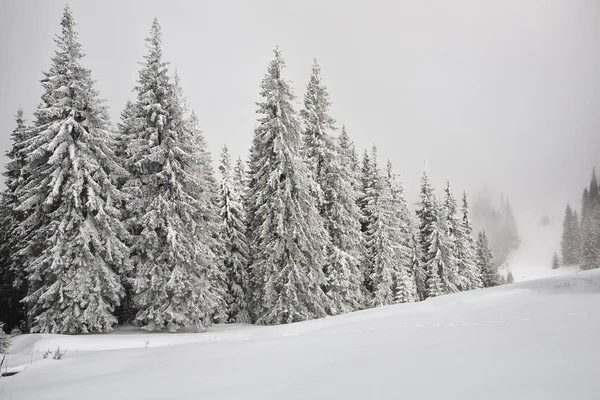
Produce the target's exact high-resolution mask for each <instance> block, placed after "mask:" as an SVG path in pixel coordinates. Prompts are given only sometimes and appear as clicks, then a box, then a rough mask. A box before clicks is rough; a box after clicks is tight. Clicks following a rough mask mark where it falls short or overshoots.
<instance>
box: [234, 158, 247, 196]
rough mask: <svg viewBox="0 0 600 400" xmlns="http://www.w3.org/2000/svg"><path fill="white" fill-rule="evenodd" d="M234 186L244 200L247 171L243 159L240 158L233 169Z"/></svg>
mask: <svg viewBox="0 0 600 400" xmlns="http://www.w3.org/2000/svg"><path fill="white" fill-rule="evenodd" d="M233 185H234V186H235V187H236V188H237V190H238V194H239V196H240V199H242V198H243V194H244V190H245V188H246V169H245V168H244V162H243V161H242V159H241V157H238V159H237V160H236V162H235V167H233Z"/></svg>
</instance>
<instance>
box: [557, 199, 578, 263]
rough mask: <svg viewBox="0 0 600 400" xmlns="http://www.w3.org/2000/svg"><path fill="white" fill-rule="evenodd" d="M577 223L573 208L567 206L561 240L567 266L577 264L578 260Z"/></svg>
mask: <svg viewBox="0 0 600 400" xmlns="http://www.w3.org/2000/svg"><path fill="white" fill-rule="evenodd" d="M576 229H577V222H576V220H575V215H574V214H573V210H572V209H571V206H570V205H569V204H567V209H566V211H565V218H564V220H563V233H562V240H561V243H560V244H561V253H562V260H563V263H564V264H565V265H571V264H576V263H577V262H578V260H577V237H576V236H577V232H576Z"/></svg>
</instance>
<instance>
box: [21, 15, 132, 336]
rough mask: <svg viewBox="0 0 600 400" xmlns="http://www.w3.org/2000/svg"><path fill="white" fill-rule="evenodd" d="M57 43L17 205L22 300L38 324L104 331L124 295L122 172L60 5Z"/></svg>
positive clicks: (48, 328)
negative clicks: (23, 235) (25, 289)
mask: <svg viewBox="0 0 600 400" xmlns="http://www.w3.org/2000/svg"><path fill="white" fill-rule="evenodd" d="M61 26H62V32H61V34H60V35H58V36H57V38H56V44H57V46H58V49H57V51H56V53H55V56H54V58H53V59H52V65H51V67H50V70H49V72H46V73H45V74H44V75H45V77H44V79H43V80H42V85H43V88H44V93H43V95H42V103H41V104H40V106H39V107H38V108H37V110H36V112H35V116H36V121H35V123H34V126H33V127H32V128H31V129H29V130H28V131H27V132H25V133H24V135H25V136H27V137H30V138H31V139H30V140H29V141H28V142H27V146H26V147H25V148H24V149H23V151H24V153H25V154H28V158H27V163H26V167H25V169H26V174H27V176H28V179H27V182H25V184H24V186H23V189H22V191H21V193H20V194H21V196H20V197H19V202H20V206H19V207H18V209H19V210H20V211H22V212H24V213H26V214H27V215H28V217H27V219H26V220H25V221H24V222H23V223H22V224H21V227H22V229H23V231H24V232H28V233H29V234H30V238H28V239H29V245H28V246H27V247H26V248H25V249H23V250H22V252H21V254H23V255H25V257H26V260H25V265H26V271H27V275H28V280H29V282H28V283H29V294H28V296H27V297H26V301H27V302H28V304H29V305H30V306H31V309H30V312H29V315H30V317H31V318H33V321H32V322H33V326H32V330H33V331H36V332H51V333H59V332H68V333H76V332H89V331H108V330H111V327H112V325H113V324H114V323H115V322H116V318H115V317H114V315H113V312H114V309H115V306H117V305H118V304H119V301H120V299H121V297H122V296H123V287H122V286H121V284H120V282H119V274H121V273H122V272H123V269H124V268H125V267H126V265H127V257H128V249H127V247H126V245H125V244H124V243H123V240H124V239H125V238H126V236H127V235H126V231H125V229H124V228H123V226H122V224H121V222H120V218H121V214H120V210H119V205H120V202H121V200H122V197H123V196H122V193H121V192H120V191H119V190H118V189H117V188H116V186H115V180H116V179H117V178H118V177H119V176H123V175H125V171H124V170H123V169H122V168H121V167H120V166H119V165H118V163H117V162H116V157H115V155H114V154H113V152H112V150H111V148H112V147H113V144H114V143H113V140H112V136H111V134H110V133H109V124H108V116H107V112H106V110H105V108H104V106H103V105H102V102H101V101H100V100H99V98H98V93H97V91H96V90H95V89H94V87H93V83H94V81H93V80H92V78H91V73H90V70H88V69H86V68H84V67H83V66H82V65H81V59H82V58H83V53H82V51H81V45H80V44H79V42H78V40H77V33H76V32H75V30H74V27H75V22H74V19H73V15H72V13H71V11H70V9H69V7H68V6H67V7H66V8H65V11H64V14H63V17H62V21H61Z"/></svg>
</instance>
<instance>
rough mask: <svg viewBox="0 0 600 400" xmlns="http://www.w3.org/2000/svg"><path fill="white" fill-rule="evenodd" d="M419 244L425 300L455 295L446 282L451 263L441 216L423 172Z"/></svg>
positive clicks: (419, 210)
mask: <svg viewBox="0 0 600 400" xmlns="http://www.w3.org/2000/svg"><path fill="white" fill-rule="evenodd" d="M418 206H419V208H418V209H417V215H418V217H419V244H420V250H421V257H422V259H421V263H422V265H423V269H424V271H425V296H426V297H436V296H440V295H443V294H446V293H449V292H455V291H456V290H457V288H456V287H453V286H450V285H451V280H450V279H448V272H449V271H448V269H449V261H450V260H451V259H452V254H451V247H450V243H449V242H448V237H447V232H446V226H445V223H444V215H443V212H442V209H441V207H440V206H439V205H438V202H437V199H436V197H435V194H434V192H433V188H432V187H431V183H430V181H429V175H428V173H427V169H425V171H424V172H423V177H422V178H421V194H420V201H419V203H418Z"/></svg>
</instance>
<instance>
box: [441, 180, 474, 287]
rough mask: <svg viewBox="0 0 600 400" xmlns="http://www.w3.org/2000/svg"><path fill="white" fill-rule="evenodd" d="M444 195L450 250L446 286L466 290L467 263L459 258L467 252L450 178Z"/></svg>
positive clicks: (443, 211)
mask: <svg viewBox="0 0 600 400" xmlns="http://www.w3.org/2000/svg"><path fill="white" fill-rule="evenodd" d="M444 195H445V196H444V204H443V207H442V214H443V217H444V225H445V228H446V240H447V242H448V246H449V250H450V256H449V257H448V259H447V267H446V271H447V272H446V274H445V279H446V280H447V282H446V283H445V286H446V287H447V288H455V289H450V290H451V291H458V290H465V289H466V287H467V286H468V285H467V282H466V279H465V275H466V268H465V265H460V264H462V263H461V260H459V259H458V258H457V257H459V256H461V257H462V256H463V254H464V253H465V251H464V243H463V240H464V237H463V236H464V235H463V232H462V225H461V223H460V219H459V217H458V204H457V202H456V198H455V197H454V193H453V192H452V187H451V185H450V180H448V181H447V182H446V189H445V190H444ZM459 251H460V254H459Z"/></svg>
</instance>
